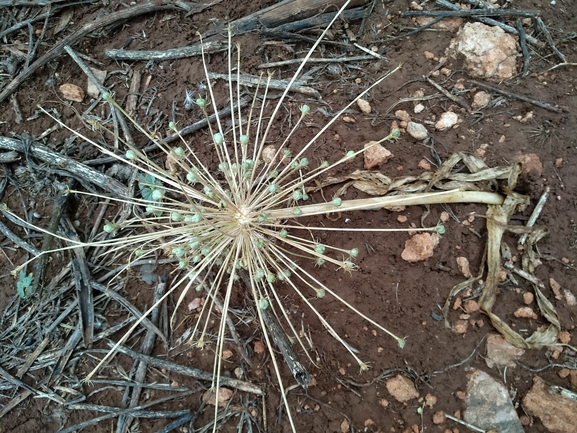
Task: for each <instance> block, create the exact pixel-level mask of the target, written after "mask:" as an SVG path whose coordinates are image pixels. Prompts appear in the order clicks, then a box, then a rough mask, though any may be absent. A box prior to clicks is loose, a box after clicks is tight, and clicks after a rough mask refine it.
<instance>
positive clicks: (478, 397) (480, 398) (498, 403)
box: [463, 370, 525, 433]
mask: <svg viewBox="0 0 577 433" xmlns="http://www.w3.org/2000/svg"><path fill="white" fill-rule="evenodd" d="M465 404H466V407H467V408H466V409H465V412H464V413H463V418H464V419H465V421H466V422H468V423H470V424H472V425H474V426H476V427H479V428H481V429H483V430H493V429H494V430H496V431H498V432H499V433H525V430H524V429H523V425H522V424H521V421H520V420H519V417H518V416H517V412H516V411H515V408H514V406H513V403H512V402H511V397H509V392H508V391H507V388H505V387H504V386H503V385H502V384H501V383H500V382H497V381H496V380H495V379H493V378H492V377H491V376H489V375H488V374H487V373H485V372H483V371H481V370H475V371H474V372H473V373H472V374H471V375H470V376H469V383H468V384H467V397H466V399H465Z"/></svg>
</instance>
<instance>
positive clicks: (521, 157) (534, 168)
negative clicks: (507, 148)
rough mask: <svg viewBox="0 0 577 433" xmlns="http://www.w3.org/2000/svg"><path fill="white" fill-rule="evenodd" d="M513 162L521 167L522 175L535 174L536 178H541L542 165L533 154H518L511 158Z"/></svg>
mask: <svg viewBox="0 0 577 433" xmlns="http://www.w3.org/2000/svg"><path fill="white" fill-rule="evenodd" d="M513 161H515V162H520V163H521V164H522V165H523V172H524V173H531V172H533V173H535V174H536V175H537V176H539V177H541V174H542V173H543V164H542V163H541V160H540V159H539V157H538V156H537V155H536V154H534V153H524V154H521V153H518V154H517V155H515V157H514V158H513Z"/></svg>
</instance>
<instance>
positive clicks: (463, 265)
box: [456, 257, 471, 278]
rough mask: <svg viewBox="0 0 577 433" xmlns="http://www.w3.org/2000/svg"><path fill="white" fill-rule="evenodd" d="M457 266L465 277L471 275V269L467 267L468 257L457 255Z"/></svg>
mask: <svg viewBox="0 0 577 433" xmlns="http://www.w3.org/2000/svg"><path fill="white" fill-rule="evenodd" d="M456 261H457V267H458V268H459V272H460V273H461V274H463V276H464V277H465V278H469V277H470V276H471V269H470V268H469V259H467V258H466V257H457V258H456Z"/></svg>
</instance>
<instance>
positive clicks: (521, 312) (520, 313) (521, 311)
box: [513, 307, 537, 319]
mask: <svg viewBox="0 0 577 433" xmlns="http://www.w3.org/2000/svg"><path fill="white" fill-rule="evenodd" d="M513 316H515V317H517V318H519V319H536V318H537V314H536V313H535V312H534V311H533V309H532V308H531V307H521V308H517V309H516V310H515V312H514V313H513Z"/></svg>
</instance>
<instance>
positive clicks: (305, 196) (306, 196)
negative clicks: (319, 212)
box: [303, 192, 309, 201]
mask: <svg viewBox="0 0 577 433" xmlns="http://www.w3.org/2000/svg"><path fill="white" fill-rule="evenodd" d="M308 199H309V195H308V194H307V193H306V192H305V193H303V201H307V200H308Z"/></svg>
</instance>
